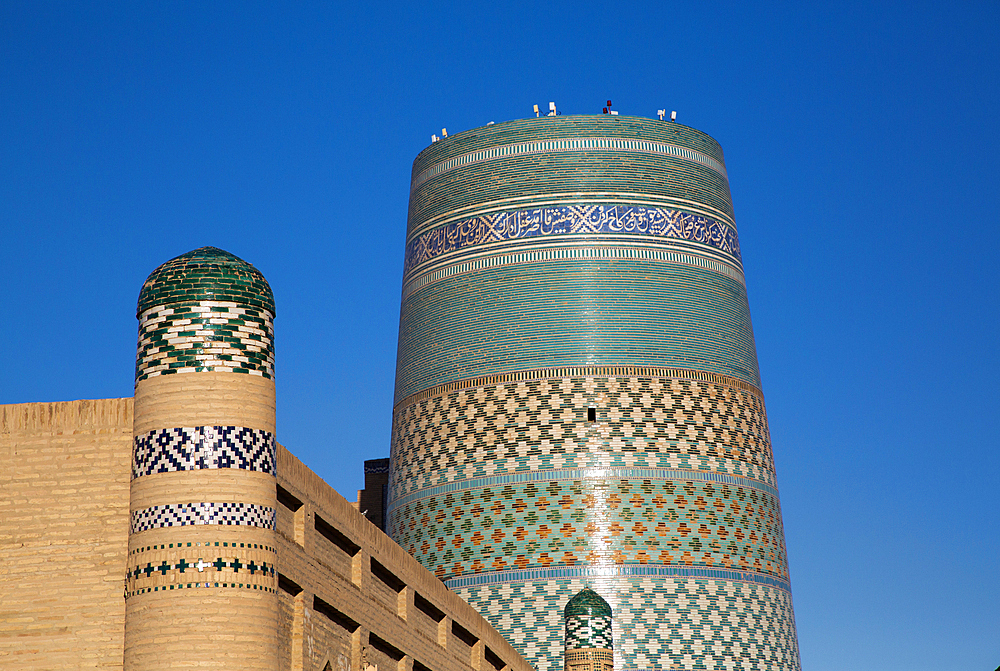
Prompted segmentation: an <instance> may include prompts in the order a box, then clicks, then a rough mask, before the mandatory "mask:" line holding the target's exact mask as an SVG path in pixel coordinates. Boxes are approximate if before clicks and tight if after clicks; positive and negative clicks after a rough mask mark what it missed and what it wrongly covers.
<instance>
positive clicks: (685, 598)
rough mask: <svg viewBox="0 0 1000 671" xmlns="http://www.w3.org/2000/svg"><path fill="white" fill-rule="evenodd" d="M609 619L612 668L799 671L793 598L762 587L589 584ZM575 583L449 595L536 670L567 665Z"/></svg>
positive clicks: (621, 581) (688, 581)
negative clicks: (568, 611) (567, 609)
mask: <svg viewBox="0 0 1000 671" xmlns="http://www.w3.org/2000/svg"><path fill="white" fill-rule="evenodd" d="M589 585H590V587H591V588H593V589H595V590H597V591H598V592H599V593H600V594H601V595H602V596H604V597H605V598H606V599H607V600H608V602H609V603H610V604H611V607H612V610H613V612H614V638H615V642H614V657H615V669H616V671H638V670H644V671H645V670H649V671H651V670H654V669H692V670H693V669H725V670H729V669H758V670H760V671H799V670H800V669H801V666H800V663H799V651H798V643H797V640H796V634H795V620H794V615H793V613H792V600H791V595H790V594H789V593H788V592H786V591H784V590H782V589H776V588H773V587H768V586H765V585H755V584H748V583H741V582H735V581H728V580H703V579H692V578H668V579H662V578H660V579H652V578H638V577H631V578H628V577H617V578H608V579H598V580H596V581H591V582H590V583H589ZM584 586H585V585H584V583H583V581H580V580H553V581H542V582H525V583H513V584H512V583H506V584H500V585H489V586H480V587H470V588H459V589H455V592H457V593H458V595H459V596H461V597H462V598H463V599H465V600H466V601H468V602H469V603H470V604H471V605H472V606H473V607H474V608H476V610H478V611H479V612H480V613H482V614H483V616H484V617H486V619H487V620H489V621H490V623H491V624H492V625H493V626H494V627H496V628H497V629H499V630H500V631H502V632H504V635H505V637H506V638H507V640H509V641H510V642H511V644H512V645H513V646H514V648H515V649H517V650H518V652H520V653H521V654H522V655H523V656H524V657H525V658H526V659H529V660H531V661H532V662H533V663H534V664H535V666H536V668H537V670H538V671H561V670H562V668H563V645H564V623H563V617H562V609H563V606H564V605H565V604H566V602H567V601H568V600H569V599H570V598H571V597H572V596H573V595H574V594H575V593H577V592H578V591H579V590H580V589H582V588H583V587H584Z"/></svg>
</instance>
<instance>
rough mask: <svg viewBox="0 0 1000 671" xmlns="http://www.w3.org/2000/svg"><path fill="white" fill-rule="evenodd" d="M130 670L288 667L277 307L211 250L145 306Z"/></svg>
mask: <svg viewBox="0 0 1000 671" xmlns="http://www.w3.org/2000/svg"><path fill="white" fill-rule="evenodd" d="M136 315H137V317H138V318H139V346H138V352H137V354H136V366H135V420H134V429H133V433H134V448H133V461H132V485H131V497H130V498H131V504H130V507H131V528H130V535H129V546H128V549H129V559H128V574H127V576H126V580H125V670H126V671H147V670H150V671H151V670H153V669H164V668H174V667H177V668H181V667H184V668H187V667H192V668H193V667H197V668H217V669H268V670H269V671H273V670H274V669H276V668H277V639H276V635H277V634H276V632H277V624H278V622H277V595H276V590H275V588H276V584H277V574H276V572H275V570H274V562H275V542H274V521H275V505H276V503H275V499H276V495H275V456H276V455H275V449H276V443H275V438H274V347H273V339H274V332H273V319H274V298H273V296H272V295H271V288H270V287H269V286H268V284H267V281H266V280H265V279H264V276H263V275H261V274H260V272H259V271H258V270H257V269H256V268H254V267H253V266H252V265H250V264H249V263H247V262H245V261H243V260H241V259H238V258H237V257H235V256H233V255H232V254H229V253H227V252H224V251H222V250H221V249H215V248H214V247H203V248H201V249H196V250H195V251H193V252H189V253H187V254H184V255H183V256H178V257H177V258H175V259H172V260H170V261H167V262H166V263H164V264H163V265H162V266H160V267H159V268H157V269H156V270H154V271H153V273H152V274H151V275H150V276H149V278H148V279H147V280H146V283H145V284H144V285H143V287H142V292H141V293H140V295H139V305H138V309H137V311H136Z"/></svg>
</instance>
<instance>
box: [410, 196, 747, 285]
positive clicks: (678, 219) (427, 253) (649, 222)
mask: <svg viewBox="0 0 1000 671" xmlns="http://www.w3.org/2000/svg"><path fill="white" fill-rule="evenodd" d="M595 233H618V234H629V235H649V236H655V237H662V238H676V239H680V240H689V241H692V242H697V243H700V244H704V245H708V246H709V247H714V248H715V249H718V250H720V251H722V252H725V253H726V254H729V255H731V256H732V257H733V258H734V259H735V260H736V261H737V262H742V261H741V256H740V243H739V238H738V236H737V234H736V230H735V229H733V228H730V227H729V226H727V225H725V224H723V223H722V222H719V221H716V220H714V219H710V218H708V217H704V216H701V215H698V214H692V213H690V212H684V211H682V210H668V209H664V208H658V207H640V206H628V205H597V204H586V205H566V206H562V207H544V208H532V209H524V210H514V211H508V212H494V213H491V214H484V215H480V216H478V217H472V218H471V219H465V220H461V221H455V222H451V223H449V224H445V225H444V226H441V227H439V228H435V229H433V230H431V231H427V232H426V233H424V234H422V235H419V236H417V237H416V238H414V239H412V240H410V241H409V242H408V243H407V244H406V252H405V256H404V261H403V277H404V278H406V277H408V276H409V275H410V273H411V272H412V271H413V270H414V269H415V268H417V267H418V266H419V265H420V264H422V263H426V262H427V261H430V260H432V259H434V258H435V257H437V256H440V255H441V254H446V253H448V252H454V251H457V250H460V249H464V248H467V247H472V246H474V245H483V244H487V243H490V242H499V241H502V240H516V239H522V238H531V237H536V236H549V235H574V234H576V235H579V234H595Z"/></svg>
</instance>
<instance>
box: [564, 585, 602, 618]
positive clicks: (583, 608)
mask: <svg viewBox="0 0 1000 671" xmlns="http://www.w3.org/2000/svg"><path fill="white" fill-rule="evenodd" d="M602 615H607V616H608V617H610V616H611V606H609V605H608V602H607V601H605V600H604V598H603V597H601V595H600V594H598V593H597V592H595V591H594V590H592V589H590V588H589V587H584V588H583V589H582V590H580V591H579V592H577V594H576V596H574V597H573V598H572V599H570V600H569V602H568V603H567V604H566V608H565V609H564V610H563V617H565V618H571V617H581V616H586V617H595V616H602Z"/></svg>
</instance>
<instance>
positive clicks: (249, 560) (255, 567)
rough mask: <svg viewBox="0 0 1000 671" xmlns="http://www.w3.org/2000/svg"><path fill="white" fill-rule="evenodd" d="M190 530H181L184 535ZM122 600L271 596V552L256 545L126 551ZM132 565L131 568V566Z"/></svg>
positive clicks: (175, 545)
mask: <svg viewBox="0 0 1000 671" xmlns="http://www.w3.org/2000/svg"><path fill="white" fill-rule="evenodd" d="M191 532H192V530H190V529H188V530H185V533H187V534H188V535H189V536H190V534H191ZM129 558H130V559H129V564H128V567H127V570H126V572H125V597H126V598H128V597H131V596H134V595H136V594H146V593H149V592H166V591H169V590H175V589H193V588H206V587H218V588H236V589H253V590H260V591H264V592H268V593H273V592H274V591H275V589H274V588H275V587H277V585H276V582H277V572H276V570H275V548H273V547H270V546H267V545H263V544H261V543H247V542H243V543H236V542H230V541H223V542H219V541H216V542H214V543H213V542H211V541H204V542H195V541H191V542H186V543H185V542H180V543H162V544H159V545H150V546H145V547H140V548H136V549H133V550H131V551H130V552H129ZM133 562H135V563H133Z"/></svg>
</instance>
